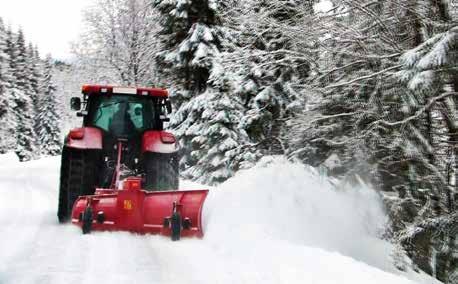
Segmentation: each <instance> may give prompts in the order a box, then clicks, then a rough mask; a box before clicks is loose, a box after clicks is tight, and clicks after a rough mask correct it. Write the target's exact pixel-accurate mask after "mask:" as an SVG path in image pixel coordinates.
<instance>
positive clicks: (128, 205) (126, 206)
mask: <svg viewBox="0 0 458 284" xmlns="http://www.w3.org/2000/svg"><path fill="white" fill-rule="evenodd" d="M132 207H133V206H132V200H128V199H126V200H124V209H125V210H132Z"/></svg>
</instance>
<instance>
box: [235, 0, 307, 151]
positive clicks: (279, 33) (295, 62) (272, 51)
mask: <svg viewBox="0 0 458 284" xmlns="http://www.w3.org/2000/svg"><path fill="white" fill-rule="evenodd" d="M312 3H313V1H305V2H304V1H287V0H285V1H240V2H238V5H236V6H234V7H232V14H234V15H235V17H234V19H233V23H232V25H233V26H235V27H237V29H239V30H237V31H236V38H237V39H238V40H237V44H236V45H235V46H234V52H233V53H232V54H231V56H230V57H229V58H227V59H226V64H227V65H228V66H229V68H231V69H232V71H233V72H234V73H237V74H238V75H239V77H240V79H241V80H240V82H239V84H238V85H239V86H240V87H239V88H238V89H237V90H236V94H237V95H239V96H241V97H242V98H243V100H244V104H245V106H246V107H247V109H248V110H247V112H246V113H245V115H244V117H243V118H242V123H243V127H244V129H245V130H246V131H247V133H248V135H249V136H250V138H251V139H252V140H253V141H254V142H255V143H256V144H257V145H258V149H260V150H263V151H264V152H265V153H266V154H284V153H285V150H286V148H287V145H285V142H286V140H285V139H284V133H285V132H286V123H285V122H286V120H287V118H288V117H290V116H291V115H292V114H293V113H294V112H295V108H296V107H298V106H299V100H300V99H301V98H302V97H303V94H302V93H301V92H302V91H303V88H296V87H295V86H297V85H301V84H302V83H303V82H304V80H305V79H306V78H307V77H308V75H309V62H310V61H309V59H310V53H309V50H310V48H309V47H308V46H307V44H305V45H303V47H304V48H301V49H300V51H298V50H297V49H295V48H294V47H293V37H292V35H293V34H294V32H297V31H294V28H295V27H296V26H297V23H298V22H300V21H307V20H311V19H312V17H313V9H311V7H312ZM308 36H309V37H308V38H307V40H309V41H310V40H311V39H312V38H313V32H312V33H309V34H308Z"/></svg>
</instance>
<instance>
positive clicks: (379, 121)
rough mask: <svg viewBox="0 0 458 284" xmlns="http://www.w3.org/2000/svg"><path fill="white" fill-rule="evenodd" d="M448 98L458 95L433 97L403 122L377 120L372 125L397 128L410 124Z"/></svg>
mask: <svg viewBox="0 0 458 284" xmlns="http://www.w3.org/2000/svg"><path fill="white" fill-rule="evenodd" d="M450 96H458V93H457V92H445V93H443V94H442V95H440V96H437V97H434V98H432V99H430V100H429V101H428V103H427V104H426V105H425V106H423V107H422V108H421V109H419V110H418V111H417V112H416V113H415V114H414V115H412V116H409V117H406V118H405V119H403V120H400V121H394V122H390V121H386V120H378V121H375V122H374V124H383V125H386V126H398V125H403V124H406V123H408V122H411V121H413V120H415V119H418V118H419V117H420V116H421V115H422V114H423V113H425V112H426V111H427V110H429V109H431V107H432V106H433V105H434V104H436V103H437V102H438V101H441V100H443V99H445V98H447V97H450Z"/></svg>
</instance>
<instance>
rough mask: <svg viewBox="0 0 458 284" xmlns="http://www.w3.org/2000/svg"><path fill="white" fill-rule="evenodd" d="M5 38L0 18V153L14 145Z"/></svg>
mask: <svg viewBox="0 0 458 284" xmlns="http://www.w3.org/2000/svg"><path fill="white" fill-rule="evenodd" d="M7 39H8V35H7V30H6V29H5V26H4V25H3V21H2V19H1V18H0V121H1V125H0V153H5V152H8V151H12V150H14V148H15V147H16V139H15V127H16V121H15V118H16V117H15V115H14V112H13V107H14V101H13V97H12V94H11V85H10V82H11V81H12V74H11V71H10V65H9V64H10V63H9V54H8V50H7Z"/></svg>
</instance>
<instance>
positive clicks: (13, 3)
mask: <svg viewBox="0 0 458 284" xmlns="http://www.w3.org/2000/svg"><path fill="white" fill-rule="evenodd" d="M91 2H92V0H0V17H1V18H2V19H3V20H4V22H5V24H6V25H8V24H9V25H11V27H12V28H13V30H17V29H18V28H19V27H21V28H22V29H23V31H24V34H25V37H26V40H28V42H32V43H33V44H36V45H38V48H39V50H40V53H41V55H42V56H44V55H46V54H47V53H51V54H52V56H53V57H54V58H57V59H68V58H69V56H70V42H71V41H74V40H76V39H77V37H78V34H79V33H80V31H81V29H82V23H81V20H82V10H83V8H84V7H86V6H88V5H89V4H90V3H91Z"/></svg>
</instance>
